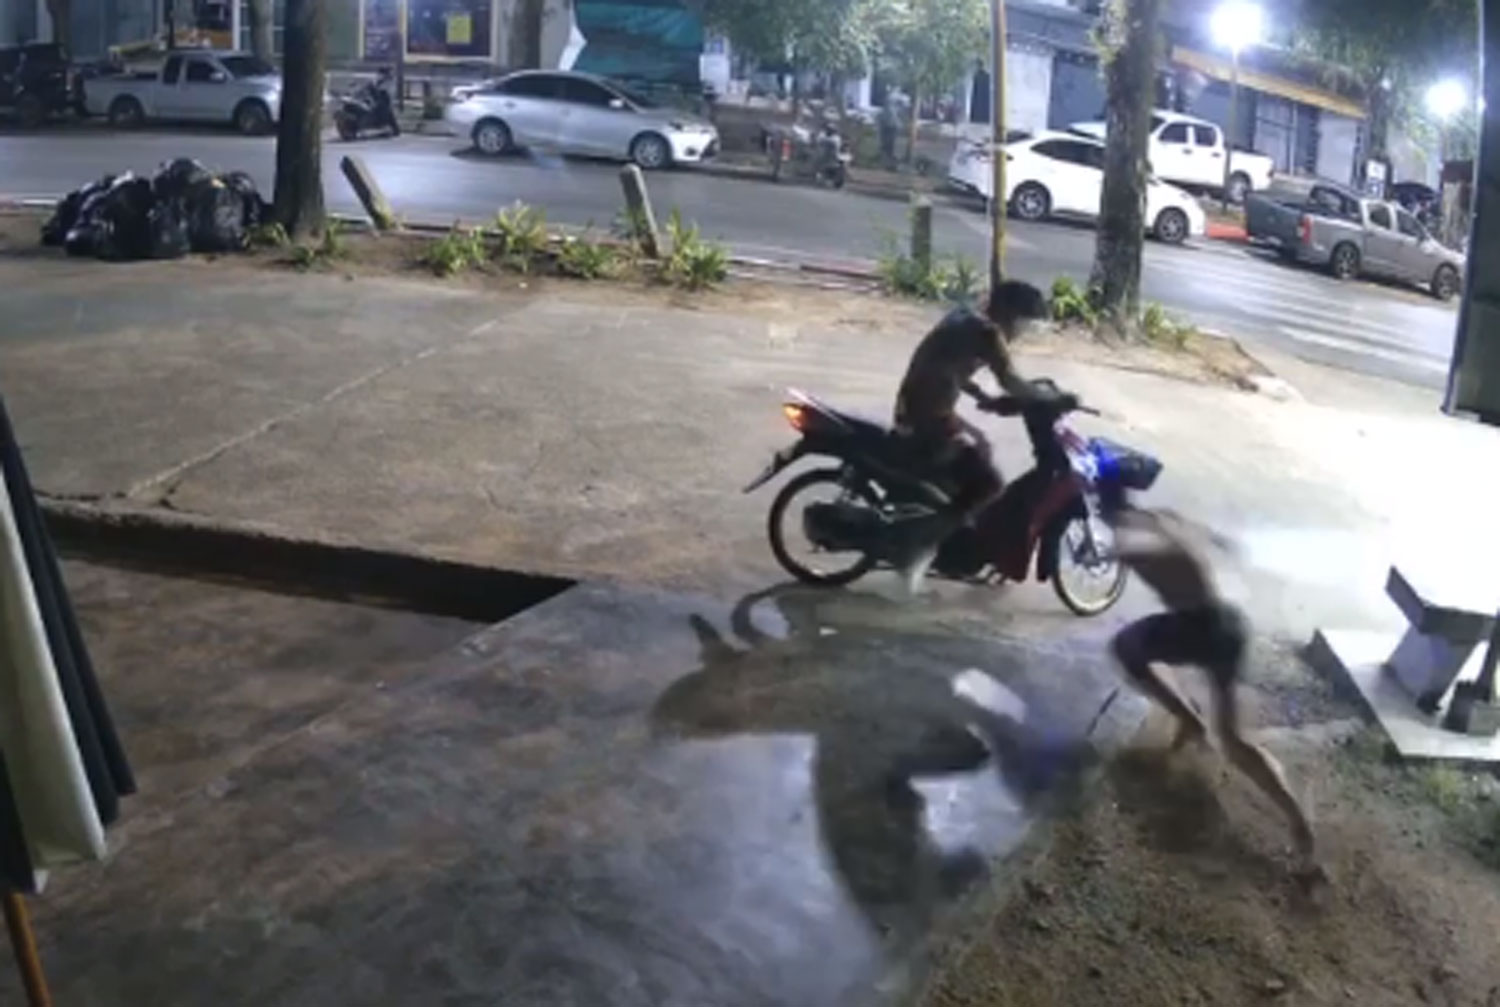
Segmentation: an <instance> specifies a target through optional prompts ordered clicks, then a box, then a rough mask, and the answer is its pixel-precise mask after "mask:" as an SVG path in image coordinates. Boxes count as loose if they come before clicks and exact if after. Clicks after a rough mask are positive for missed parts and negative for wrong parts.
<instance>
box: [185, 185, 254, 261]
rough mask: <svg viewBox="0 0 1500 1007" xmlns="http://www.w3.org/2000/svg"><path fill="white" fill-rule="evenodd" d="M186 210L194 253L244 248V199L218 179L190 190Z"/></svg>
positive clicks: (233, 250) (231, 250)
mask: <svg viewBox="0 0 1500 1007" xmlns="http://www.w3.org/2000/svg"><path fill="white" fill-rule="evenodd" d="M186 209H187V220H188V233H189V235H190V236H191V238H192V243H193V251H195V252H237V251H239V250H240V249H242V248H244V247H245V242H246V239H247V233H246V231H245V206H244V200H243V199H241V198H240V195H239V193H237V192H235V191H234V190H232V189H230V188H228V187H226V186H225V185H224V183H222V182H220V181H219V180H218V179H213V180H212V181H209V182H200V183H199V184H197V185H194V186H193V187H192V188H191V189H189V190H188V193H187V200H186Z"/></svg>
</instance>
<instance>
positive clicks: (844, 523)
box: [745, 382, 1162, 616]
mask: <svg viewBox="0 0 1500 1007" xmlns="http://www.w3.org/2000/svg"><path fill="white" fill-rule="evenodd" d="M1039 384H1046V385H1047V386H1048V387H1049V388H1051V389H1052V390H1053V391H1055V387H1053V386H1051V383H1050V382H1039ZM782 409H783V411H784V412H785V414H786V418H787V421H788V422H789V423H790V424H791V425H792V428H793V429H794V430H796V431H797V432H798V433H799V434H801V439H800V440H798V441H797V443H796V444H793V445H792V446H791V447H789V448H785V449H783V450H781V451H778V452H777V453H776V455H775V457H773V458H772V460H771V464H770V465H768V466H767V467H766V469H765V471H763V472H762V473H761V474H760V475H759V476H757V477H756V478H755V480H754V481H752V482H751V483H750V485H749V486H747V487H745V492H746V493H750V492H753V491H754V490H756V489H759V488H760V487H761V486H764V485H765V484H766V483H768V482H770V481H771V480H772V479H773V478H775V477H776V476H777V475H778V474H779V473H781V472H782V471H783V470H785V469H786V468H787V467H788V466H790V465H792V464H793V463H794V462H796V461H798V460H799V459H801V458H803V457H805V456H808V455H815V456H823V457H828V458H831V459H833V460H834V461H835V462H837V464H836V465H834V466H826V467H821V468H815V469H811V470H808V471H806V472H803V473H801V474H800V475H798V476H797V477H796V478H794V479H792V480H791V481H790V482H788V483H787V484H786V485H785V486H784V487H782V489H781V492H779V493H778V494H777V495H776V499H775V500H773V501H772V502H771V512H770V515H769V519H768V527H767V531H768V534H769V537H770V541H771V551H772V553H774V554H775V556H776V560H777V562H779V563H780V564H781V565H782V567H783V568H785V569H786V570H787V572H789V573H791V574H792V575H793V576H794V577H796V578H797V579H798V580H801V581H804V582H806V583H809V584H819V585H826V586H839V585H844V584H850V583H853V582H854V581H856V580H858V579H859V578H861V577H863V576H864V575H865V574H867V573H869V572H870V571H872V570H874V569H876V568H877V567H880V566H883V565H884V566H889V565H890V564H891V562H892V559H893V556H894V554H895V552H896V548H895V546H896V543H898V542H901V541H904V540H905V539H906V536H903V535H900V534H898V532H899V530H900V529H901V527H902V525H903V524H905V523H906V522H909V521H913V520H919V519H922V518H925V517H928V516H930V515H931V514H932V513H933V512H934V511H935V510H937V509H940V508H943V507H945V506H947V504H948V501H949V499H950V498H951V496H952V493H953V492H954V490H955V489H956V487H954V486H952V485H951V484H949V483H947V482H946V480H945V478H944V477H942V476H936V477H934V475H933V474H932V473H931V472H930V471H928V470H929V469H930V468H931V466H930V463H927V462H925V461H924V460H923V459H919V458H913V457H911V454H910V449H909V448H908V447H907V445H906V444H905V442H904V441H903V440H902V439H901V438H898V437H896V436H895V435H894V434H893V433H892V432H891V431H890V430H889V429H888V428H887V427H885V426H883V425H881V424H878V423H873V422H871V421H869V420H866V419H862V418H860V417H858V416H854V415H851V414H849V413H846V412H841V411H840V410H837V409H834V408H832V407H830V406H828V405H825V404H823V403H821V402H819V401H818V400H816V399H814V398H812V397H811V396H809V395H806V394H803V393H802V392H798V391H795V390H793V391H790V392H789V393H788V398H787V400H786V402H785V404H784V405H783V406H782ZM990 411H991V412H995V413H996V414H998V415H1004V416H1020V417H1021V418H1022V420H1023V421H1024V422H1025V424H1026V430H1027V433H1028V435H1029V436H1030V438H1031V443H1032V447H1033V451H1034V453H1035V455H1036V466H1035V467H1034V468H1033V469H1032V470H1031V471H1029V472H1027V473H1026V474H1025V475H1023V476H1021V477H1020V478H1019V479H1017V480H1015V481H1014V482H1012V483H1011V484H1010V485H1009V486H1007V487H1006V488H1005V491H1004V492H1003V493H1002V494H1001V495H1000V497H999V498H998V499H997V500H996V501H995V502H994V503H993V504H991V505H990V506H989V507H988V508H987V509H986V510H985V511H984V512H983V513H982V514H981V515H980V516H979V519H978V520H977V521H975V522H974V526H973V527H966V528H962V529H959V530H958V531H957V532H955V533H954V534H953V535H951V536H950V537H949V538H948V539H947V540H945V541H944V542H943V543H942V545H941V546H940V547H939V549H938V554H937V558H936V560H935V561H934V562H933V566H932V572H933V574H935V575H937V576H940V577H945V578H948V579H952V580H961V581H966V582H970V583H981V584H997V583H1001V582H1004V581H1016V582H1019V581H1024V580H1026V579H1027V576H1028V574H1029V573H1030V572H1031V570H1032V569H1033V567H1032V560H1033V557H1034V558H1035V571H1036V577H1037V579H1038V580H1041V581H1050V582H1051V584H1052V588H1053V590H1054V591H1055V592H1056V593H1057V597H1058V598H1059V599H1060V600H1061V601H1062V603H1063V604H1064V605H1066V606H1067V607H1068V609H1069V610H1070V611H1072V612H1074V613H1076V614H1077V615H1082V616H1088V615H1098V614H1099V613H1101V612H1104V611H1106V610H1107V609H1109V608H1110V607H1111V606H1112V605H1114V603H1115V602H1117V601H1119V599H1120V595H1121V594H1123V593H1124V590H1125V579H1126V573H1125V568H1124V566H1122V565H1121V564H1120V562H1119V560H1118V559H1117V558H1116V557H1115V556H1114V555H1113V545H1112V544H1113V537H1112V535H1111V532H1110V529H1109V527H1108V526H1107V525H1106V524H1105V523H1104V522H1103V521H1102V520H1100V519H1099V516H1098V503H1097V496H1098V495H1097V492H1096V489H1095V487H1096V485H1097V484H1098V483H1099V482H1100V481H1101V480H1103V479H1111V480H1118V481H1119V482H1120V484H1121V485H1123V486H1124V487H1125V488H1127V489H1132V490H1146V489H1150V488H1151V486H1152V485H1153V484H1154V483H1155V482H1156V478H1157V476H1158V475H1159V474H1160V473H1161V468H1162V466H1161V463H1160V462H1159V461H1157V460H1156V459H1155V458H1153V457H1151V456H1150V455H1147V454H1144V453H1142V452H1139V451H1135V450H1133V449H1131V448H1128V447H1125V446H1123V445H1120V444H1116V443H1114V442H1112V441H1109V440H1105V439H1104V438H1100V437H1094V438H1084V437H1082V436H1081V435H1079V434H1078V433H1076V432H1074V431H1073V430H1072V428H1070V427H1069V426H1068V425H1067V423H1066V422H1065V419H1066V416H1067V414H1068V413H1070V412H1073V411H1078V412H1087V413H1093V410H1090V409H1087V408H1085V407H1083V406H1081V405H1077V404H1076V403H1074V402H1072V401H1071V400H1068V399H1061V400H1058V399H1055V398H1050V397H1049V398H1047V399H1043V400H1041V401H1037V402H1026V403H1024V404H1023V403H1021V402H1019V401H1018V400H1016V399H1013V398H1009V397H1002V398H1000V399H997V400H995V403H994V404H993V405H992V407H991V409H990ZM1094 415H1097V413H1094Z"/></svg>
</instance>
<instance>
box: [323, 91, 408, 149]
mask: <svg viewBox="0 0 1500 1007" xmlns="http://www.w3.org/2000/svg"><path fill="white" fill-rule="evenodd" d="M333 125H334V128H336V129H337V130H338V134H339V139H341V140H346V141H347V140H357V139H359V138H360V137H361V136H363V135H364V134H365V133H377V132H381V133H388V134H389V135H391V136H400V135H401V127H400V125H399V124H397V122H396V113H395V110H394V109H392V108H391V98H390V95H389V94H387V93H386V92H384V91H381V90H380V89H378V88H368V87H367V88H363V89H361V90H360V91H357V92H355V93H354V94H350V95H345V96H344V98H343V99H341V100H340V101H339V107H338V109H337V110H336V111H335V112H334V113H333Z"/></svg>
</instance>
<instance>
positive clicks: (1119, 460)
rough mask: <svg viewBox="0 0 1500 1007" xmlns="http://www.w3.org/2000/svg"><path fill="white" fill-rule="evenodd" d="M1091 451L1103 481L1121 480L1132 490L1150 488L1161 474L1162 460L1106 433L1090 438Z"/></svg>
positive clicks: (1121, 483) (1124, 485)
mask: <svg viewBox="0 0 1500 1007" xmlns="http://www.w3.org/2000/svg"><path fill="white" fill-rule="evenodd" d="M1089 451H1090V453H1092V454H1093V456H1094V463H1095V464H1096V465H1098V467H1099V473H1098V479H1099V481H1100V482H1106V483H1107V482H1113V483H1118V484H1119V485H1120V486H1122V487H1124V488H1125V489H1128V490H1148V489H1150V488H1151V487H1152V486H1153V485H1155V483H1156V478H1157V476H1159V475H1161V469H1162V465H1161V462H1160V461H1158V460H1157V459H1155V458H1153V457H1151V456H1150V455H1148V454H1146V453H1145V452H1142V451H1137V450H1135V449H1134V448H1127V447H1126V446H1125V445H1123V444H1119V443H1116V442H1115V441H1112V440H1108V439H1106V438H1104V437H1095V438H1094V439H1092V440H1091V441H1089Z"/></svg>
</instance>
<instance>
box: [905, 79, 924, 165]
mask: <svg viewBox="0 0 1500 1007" xmlns="http://www.w3.org/2000/svg"><path fill="white" fill-rule="evenodd" d="M921 103H922V89H921V88H919V87H917V86H916V85H912V89H911V101H910V102H909V103H908V104H907V107H906V164H907V166H908V167H910V166H912V165H915V164H916V163H917V126H918V125H919V123H920V122H921V115H920V113H919V111H918V110H919V109H920V108H921Z"/></svg>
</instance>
